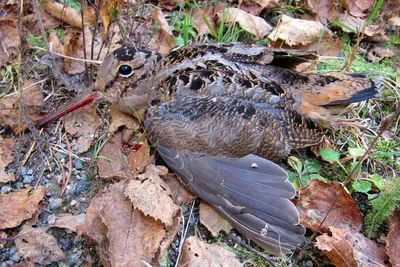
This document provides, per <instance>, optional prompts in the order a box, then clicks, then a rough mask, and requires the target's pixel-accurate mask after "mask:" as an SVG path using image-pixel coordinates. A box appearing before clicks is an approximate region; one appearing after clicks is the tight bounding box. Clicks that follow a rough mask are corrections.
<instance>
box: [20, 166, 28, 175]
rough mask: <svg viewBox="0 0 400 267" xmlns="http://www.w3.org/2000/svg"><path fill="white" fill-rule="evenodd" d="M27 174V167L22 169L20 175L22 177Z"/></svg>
mask: <svg viewBox="0 0 400 267" xmlns="http://www.w3.org/2000/svg"><path fill="white" fill-rule="evenodd" d="M26 173H27V169H26V167H21V168H20V169H19V174H20V175H25V174H26Z"/></svg>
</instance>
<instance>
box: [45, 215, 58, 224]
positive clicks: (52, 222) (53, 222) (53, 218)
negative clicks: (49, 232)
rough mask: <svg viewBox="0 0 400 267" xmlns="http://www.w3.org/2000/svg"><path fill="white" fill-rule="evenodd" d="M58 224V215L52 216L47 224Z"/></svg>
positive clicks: (48, 218)
mask: <svg viewBox="0 0 400 267" xmlns="http://www.w3.org/2000/svg"><path fill="white" fill-rule="evenodd" d="M55 223H56V215H54V214H51V215H49V216H48V217H47V224H48V225H53V224H55Z"/></svg>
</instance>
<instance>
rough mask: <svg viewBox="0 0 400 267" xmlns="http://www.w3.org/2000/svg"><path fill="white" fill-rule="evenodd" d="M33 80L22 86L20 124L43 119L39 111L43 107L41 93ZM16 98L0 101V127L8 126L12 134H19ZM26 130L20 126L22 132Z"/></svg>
mask: <svg viewBox="0 0 400 267" xmlns="http://www.w3.org/2000/svg"><path fill="white" fill-rule="evenodd" d="M34 83H35V81H34V80H28V81H26V82H25V83H24V85H23V92H22V97H23V105H24V112H25V114H22V115H23V116H22V123H26V122H27V121H30V120H32V121H38V120H39V119H41V118H42V117H43V115H42V113H41V112H40V111H41V108H42V106H43V105H44V99H43V93H42V91H41V90H40V87H39V86H38V84H34ZM18 101H19V100H18V97H17V95H11V96H7V97H3V98H2V99H0V125H2V126H6V125H8V126H10V127H11V129H12V130H13V132H14V133H18V132H19V128H18V115H19V112H18ZM25 129H27V126H26V125H25V124H24V125H22V129H21V130H22V131H24V130H25Z"/></svg>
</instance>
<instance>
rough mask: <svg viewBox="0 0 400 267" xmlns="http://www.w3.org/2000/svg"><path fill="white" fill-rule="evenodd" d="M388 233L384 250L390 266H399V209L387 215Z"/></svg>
mask: <svg viewBox="0 0 400 267" xmlns="http://www.w3.org/2000/svg"><path fill="white" fill-rule="evenodd" d="M388 225H389V233H388V235H387V241H386V252H387V254H388V256H389V258H390V263H392V266H400V255H399V251H400V210H399V209H397V210H396V211H395V213H394V214H393V215H392V216H390V217H389V220H388Z"/></svg>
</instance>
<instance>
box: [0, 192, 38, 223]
mask: <svg viewBox="0 0 400 267" xmlns="http://www.w3.org/2000/svg"><path fill="white" fill-rule="evenodd" d="M31 190H32V188H26V189H21V190H19V191H17V192H11V193H8V194H1V195H0V229H6V228H13V227H16V226H18V225H20V224H21V223H22V222H23V221H24V220H26V219H29V218H31V217H32V216H33V214H34V213H35V212H36V211H37V210H38V209H39V202H40V201H42V200H43V198H44V196H45V194H46V188H45V187H44V186H39V187H38V188H36V190H34V191H32V192H30V191H31Z"/></svg>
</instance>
